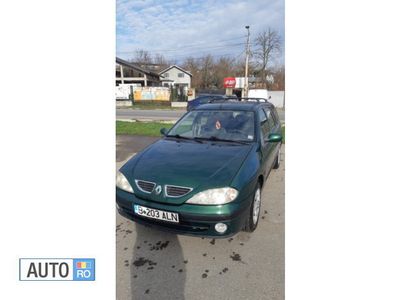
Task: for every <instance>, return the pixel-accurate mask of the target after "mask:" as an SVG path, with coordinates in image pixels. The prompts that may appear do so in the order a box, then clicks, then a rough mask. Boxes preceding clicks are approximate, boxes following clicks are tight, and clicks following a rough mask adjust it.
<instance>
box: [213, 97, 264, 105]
mask: <svg viewBox="0 0 400 300" xmlns="http://www.w3.org/2000/svg"><path fill="white" fill-rule="evenodd" d="M227 101H229V102H258V103H269V102H268V100H267V99H265V98H255V97H229V96H227V97H224V98H219V99H211V100H210V101H209V103H213V102H227Z"/></svg>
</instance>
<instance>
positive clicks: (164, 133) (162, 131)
mask: <svg viewBox="0 0 400 300" xmlns="http://www.w3.org/2000/svg"><path fill="white" fill-rule="evenodd" d="M160 133H161V134H162V135H164V136H165V135H167V133H168V129H167V128H161V129H160Z"/></svg>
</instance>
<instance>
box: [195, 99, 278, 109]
mask: <svg viewBox="0 0 400 300" xmlns="http://www.w3.org/2000/svg"><path fill="white" fill-rule="evenodd" d="M263 106H264V107H265V106H266V107H271V108H273V107H274V105H273V104H272V103H270V102H251V101H216V102H212V103H207V104H203V105H200V106H198V107H196V108H195V109H194V110H243V111H256V110H257V109H258V108H259V107H263Z"/></svg>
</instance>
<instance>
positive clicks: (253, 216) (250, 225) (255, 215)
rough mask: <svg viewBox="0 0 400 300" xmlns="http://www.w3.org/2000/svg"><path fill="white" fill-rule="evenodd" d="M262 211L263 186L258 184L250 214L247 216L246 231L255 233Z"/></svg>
mask: <svg viewBox="0 0 400 300" xmlns="http://www.w3.org/2000/svg"><path fill="white" fill-rule="evenodd" d="M260 210H261V185H260V183H257V187H256V190H255V191H254V195H253V202H252V203H251V207H250V212H249V215H248V216H247V219H246V223H245V226H244V228H243V230H244V231H247V232H253V231H254V230H255V229H256V228H257V224H258V219H259V218H260Z"/></svg>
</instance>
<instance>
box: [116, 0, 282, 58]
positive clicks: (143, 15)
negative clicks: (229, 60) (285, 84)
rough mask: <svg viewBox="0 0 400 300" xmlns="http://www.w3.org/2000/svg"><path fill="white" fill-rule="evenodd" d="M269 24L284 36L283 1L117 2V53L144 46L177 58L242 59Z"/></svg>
mask: <svg viewBox="0 0 400 300" xmlns="http://www.w3.org/2000/svg"><path fill="white" fill-rule="evenodd" d="M246 25H249V26H250V37H251V40H253V39H254V38H255V36H256V35H257V34H258V33H259V32H261V31H262V30H263V29H266V28H268V27H271V28H273V29H275V30H277V31H278V33H279V34H280V35H281V36H282V39H284V30H285V29H284V0H253V1H243V0H225V1H222V0H219V1H218V0H204V1H201V0H198V1H195V0H174V1H164V0H117V29H116V30H117V32H116V33H117V56H118V57H121V58H124V59H130V58H133V56H134V51H135V50H137V49H144V50H147V51H149V52H150V53H151V54H152V55H154V54H156V53H159V54H163V55H164V56H165V57H166V58H167V59H173V60H177V61H178V62H179V61H181V60H183V59H184V58H185V57H188V56H192V57H195V58H197V57H201V56H202V55H205V54H212V55H214V56H216V57H220V56H224V55H229V56H231V57H241V56H242V55H243V52H244V49H245V45H244V44H245V42H246V33H247V32H246V29H245V26H246Z"/></svg>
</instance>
